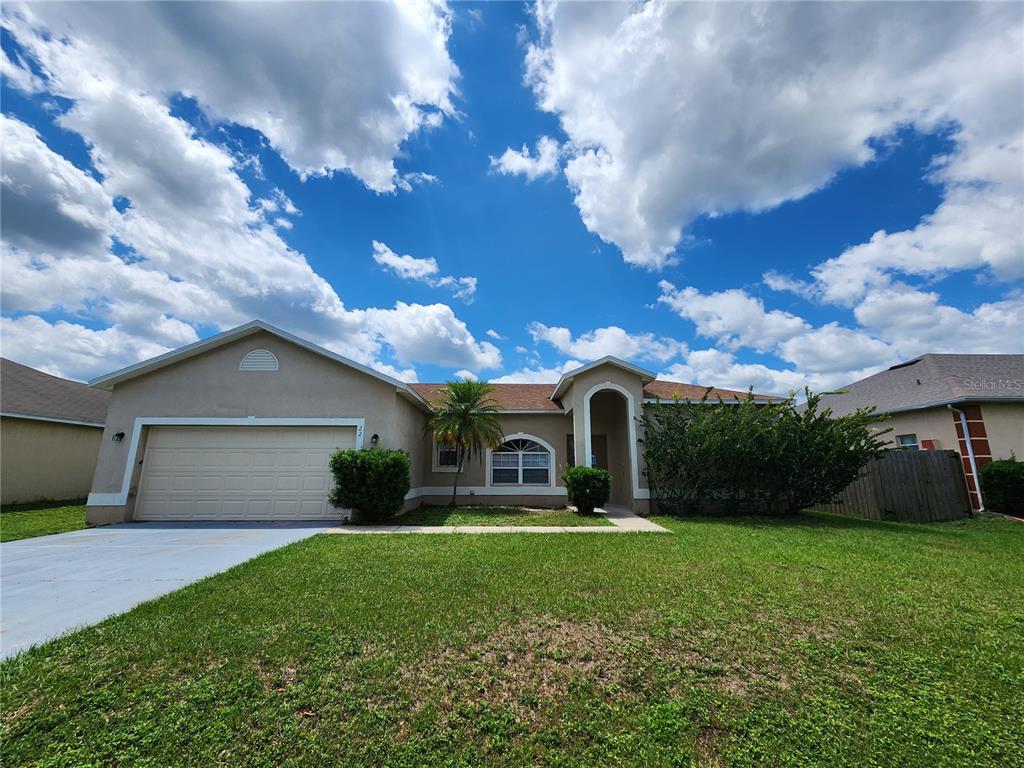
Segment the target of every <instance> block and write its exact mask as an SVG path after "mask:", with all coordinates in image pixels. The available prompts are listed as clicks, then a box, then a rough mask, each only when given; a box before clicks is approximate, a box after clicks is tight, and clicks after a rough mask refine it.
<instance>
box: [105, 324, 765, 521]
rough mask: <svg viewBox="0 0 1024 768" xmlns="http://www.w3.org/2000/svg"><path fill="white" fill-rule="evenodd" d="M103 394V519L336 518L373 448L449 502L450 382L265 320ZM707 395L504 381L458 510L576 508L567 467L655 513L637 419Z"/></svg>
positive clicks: (601, 366)
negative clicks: (418, 376) (345, 459)
mask: <svg viewBox="0 0 1024 768" xmlns="http://www.w3.org/2000/svg"><path fill="white" fill-rule="evenodd" d="M90 384H91V386H92V387H94V388H96V389H99V390H105V391H109V392H111V394H112V397H111V401H110V408H109V411H108V414H107V423H106V427H105V429H104V435H103V440H102V441H101V443H100V456H99V461H98V463H97V466H96V474H95V477H94V478H93V483H92V492H91V493H90V494H89V501H88V519H89V521H90V522H91V523H109V522H119V521H124V520H239V519H266V520H276V519H300V520H302V519H309V520H313V519H336V518H337V517H338V516H339V512H338V511H337V510H334V509H332V508H331V507H330V506H329V505H328V503H327V495H328V492H329V490H330V486H331V477H330V475H329V473H328V470H327V461H328V457H329V455H330V454H331V452H332V451H334V450H336V449H338V448H353V447H354V448H360V447H365V446H370V445H377V446H380V447H382V448H391V449H401V450H404V451H406V452H408V453H409V455H410V457H411V459H412V476H411V483H412V488H411V490H410V491H409V494H408V495H407V497H406V499H407V505H408V507H410V508H411V507H413V506H417V505H419V504H421V503H424V502H435V503H445V502H447V501H448V499H449V497H450V494H451V483H452V472H453V471H454V466H453V464H454V456H453V454H452V452H451V451H450V450H447V447H446V446H444V445H438V444H436V443H435V442H434V441H433V440H432V438H431V437H430V436H429V435H428V434H426V424H427V418H428V416H429V414H430V412H431V402H432V401H433V400H434V399H435V397H436V394H437V392H438V390H439V388H440V387H441V386H443V385H441V384H406V383H404V382H401V381H397V380H396V379H392V378H390V377H388V376H385V375H383V374H381V373H379V372H377V371H374V370H372V369H370V368H367V367H365V366H362V365H359V364H358V363H355V362H353V361H351V360H348V359H346V358H344V357H342V356H340V355H337V354H335V353H333V352H331V351H329V350H327V349H324V348H322V347H319V346H317V345H315V344H312V343H310V342H308V341H306V340H304V339H301V338H298V337H297V336H293V335H291V334H289V333H286V332H284V331H282V330H279V329H277V328H274V327H273V326H270V325H268V324H266V323H263V322H261V321H254V322H251V323H248V324H246V325H243V326H240V327H238V328H235V329H233V330H230V331H227V332H225V333H222V334H220V335H218V336H214V337H212V338H209V339H206V340H204V341H200V342H197V343H195V344H192V345H189V346H187V347H183V348H181V349H179V350H176V351H173V352H169V353H167V354H165V355H162V356H160V357H156V358H154V359H152V360H147V361H145V362H143V363H139V364H138V365H134V366H130V367H128V368H125V369H123V370H120V371H116V372H114V373H111V374H109V375H107V376H103V377H100V378H99V379H96V380H94V381H92V382H90ZM703 394H704V388H702V387H696V386H693V385H687V384H678V383H675V382H668V381H659V380H656V378H655V375H654V374H653V373H650V372H648V371H645V370H643V369H641V368H638V367H636V366H634V365H631V364H630V363H627V362H624V361H622V360H617V359H615V358H604V359H602V360H598V361H596V362H593V363H590V364H589V365H584V366H582V367H581V368H578V369H576V370H574V371H571V372H569V373H567V374H565V375H564V376H562V378H561V379H560V380H559V381H558V382H552V383H551V384H499V385H495V393H494V396H495V399H496V400H497V401H498V403H499V405H500V408H501V414H500V419H501V423H502V426H503V429H504V432H505V437H506V442H505V444H504V445H502V446H501V447H500V448H499V449H498V450H495V451H489V452H488V453H487V455H486V456H485V457H483V458H482V459H481V460H480V461H479V462H473V463H471V464H469V465H468V466H467V467H466V468H465V469H464V471H463V475H462V476H461V478H460V480H459V488H458V498H459V502H460V503H479V504H490V503H503V504H509V503H514V504H534V505H546V506H557V505H562V504H565V503H566V493H565V488H564V487H563V486H562V483H561V480H560V479H559V478H560V475H561V474H562V472H563V471H564V470H565V468H566V467H567V466H571V465H573V464H586V465H590V464H593V465H597V466H602V467H605V468H607V469H608V470H609V471H610V472H611V473H612V477H613V485H612V487H613V490H612V501H613V502H615V503H618V504H622V505H625V506H628V507H631V508H632V509H634V510H636V511H638V512H645V511H647V509H648V504H649V498H650V492H649V491H648V488H647V482H646V479H645V477H644V471H643V469H644V467H643V454H642V444H641V443H640V441H639V438H640V436H639V435H638V434H637V429H638V424H637V417H639V416H640V415H641V413H642V409H643V407H644V403H645V402H650V401H652V400H654V399H656V398H658V397H661V398H668V397H672V396H677V397H681V398H699V397H700V396H701V395H703ZM713 394H715V395H718V396H721V397H722V398H724V399H732V398H736V397H741V396H745V393H739V392H734V391H731V390H718V391H716V392H714V393H713ZM759 397H760V396H759Z"/></svg>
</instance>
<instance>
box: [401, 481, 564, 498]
mask: <svg viewBox="0 0 1024 768" xmlns="http://www.w3.org/2000/svg"><path fill="white" fill-rule="evenodd" d="M455 494H456V495H457V496H470V495H473V496H565V495H566V492H565V487H564V486H560V485H557V486H554V487H552V486H549V485H460V486H459V487H458V488H457V489H456V491H455ZM451 495H452V487H451V486H450V485H421V486H420V487H419V488H411V489H410V490H409V492H408V493H407V494H405V498H406V500H407V501H408V500H411V499H418V498H419V497H420V496H447V497H449V498H451Z"/></svg>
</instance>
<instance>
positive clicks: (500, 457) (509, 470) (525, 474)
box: [491, 438, 551, 485]
mask: <svg viewBox="0 0 1024 768" xmlns="http://www.w3.org/2000/svg"><path fill="white" fill-rule="evenodd" d="M550 483H551V452H550V451H549V450H548V449H547V448H545V447H544V446H543V445H541V444H540V443H538V442H536V441H535V440H530V439H527V438H515V439H513V440H508V441H507V442H505V443H503V444H502V446H501V447H500V448H497V449H495V451H494V452H493V453H492V454H491V485H550Z"/></svg>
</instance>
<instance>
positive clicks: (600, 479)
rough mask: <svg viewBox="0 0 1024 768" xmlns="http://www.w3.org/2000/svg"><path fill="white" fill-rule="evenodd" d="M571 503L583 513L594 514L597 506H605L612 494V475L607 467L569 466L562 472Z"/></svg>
mask: <svg viewBox="0 0 1024 768" xmlns="http://www.w3.org/2000/svg"><path fill="white" fill-rule="evenodd" d="M562 482H563V483H565V489H566V492H567V493H568V495H569V503H570V504H574V505H576V509H577V510H578V511H579V512H580V514H583V515H592V514H593V513H594V509H595V507H603V506H604V505H605V504H607V503H608V499H609V497H610V496H611V495H612V476H611V473H610V472H609V471H608V470H607V469H598V468H597V467H569V468H568V469H567V470H565V472H563V473H562Z"/></svg>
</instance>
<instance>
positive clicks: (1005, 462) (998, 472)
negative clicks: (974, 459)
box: [978, 458, 1024, 515]
mask: <svg viewBox="0 0 1024 768" xmlns="http://www.w3.org/2000/svg"><path fill="white" fill-rule="evenodd" d="M978 474H980V475H981V495H982V497H983V499H984V501H985V508H986V509H991V510H994V511H995V512H1002V513H1004V514H1007V515H1020V514H1024V461H1017V459H1016V458H1009V459H999V460H998V461H990V462H989V463H988V464H986V465H985V466H983V467H982V468H981V469H979V470H978Z"/></svg>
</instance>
